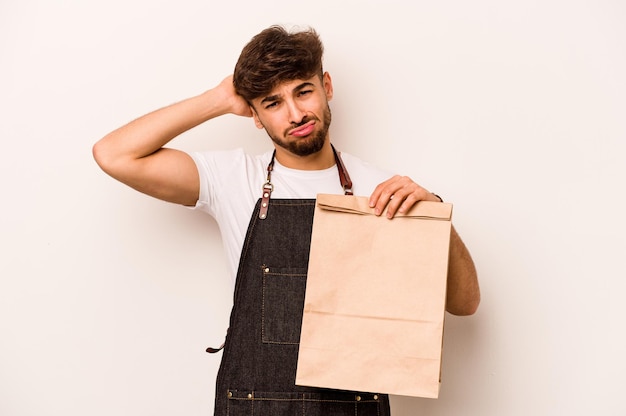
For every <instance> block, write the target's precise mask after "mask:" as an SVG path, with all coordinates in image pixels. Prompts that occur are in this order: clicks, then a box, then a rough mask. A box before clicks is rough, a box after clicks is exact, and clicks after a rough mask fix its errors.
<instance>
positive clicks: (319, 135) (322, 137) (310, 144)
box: [265, 106, 332, 156]
mask: <svg viewBox="0 0 626 416" xmlns="http://www.w3.org/2000/svg"><path fill="white" fill-rule="evenodd" d="M323 118H324V119H323V120H322V127H321V128H320V129H319V130H318V131H317V132H314V133H313V134H312V135H311V136H309V137H305V138H300V139H299V140H296V141H286V140H283V139H282V138H280V137H277V136H276V135H272V134H271V133H270V132H269V131H267V129H265V131H267V134H268V135H269V136H270V138H271V139H272V141H273V142H274V143H276V145H277V146H280V147H282V148H283V149H285V150H287V151H289V152H290V153H293V154H294V155H297V156H309V155H312V154H315V153H317V152H319V151H320V150H322V148H323V147H324V143H325V142H326V137H327V136H328V129H329V128H330V121H331V119H332V115H331V113H330V106H327V107H326V109H325V110H324V115H323ZM311 120H315V121H317V122H319V121H320V120H319V119H318V118H317V117H305V118H304V119H302V121H301V122H300V123H297V124H294V125H293V126H291V127H290V128H289V129H292V128H296V127H299V126H302V125H304V124H306V123H308V122H309V121H311ZM286 135H287V133H286V132H285V136H286Z"/></svg>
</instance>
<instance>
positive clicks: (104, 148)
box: [91, 138, 115, 175]
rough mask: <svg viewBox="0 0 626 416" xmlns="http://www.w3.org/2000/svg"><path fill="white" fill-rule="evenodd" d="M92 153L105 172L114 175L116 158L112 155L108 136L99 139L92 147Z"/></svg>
mask: <svg viewBox="0 0 626 416" xmlns="http://www.w3.org/2000/svg"><path fill="white" fill-rule="evenodd" d="M91 154H92V156H93V158H94V160H95V161H96V163H97V164H98V166H99V167H100V169H102V170H103V171H104V172H106V173H107V174H109V175H112V172H113V166H114V161H115V158H114V157H113V156H112V154H111V151H110V148H109V146H108V145H107V143H106V138H104V139H101V140H99V141H97V142H96V143H95V144H94V145H93V147H92V148H91Z"/></svg>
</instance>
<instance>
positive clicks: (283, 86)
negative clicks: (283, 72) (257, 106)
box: [258, 75, 321, 100]
mask: <svg viewBox="0 0 626 416" xmlns="http://www.w3.org/2000/svg"><path fill="white" fill-rule="evenodd" d="M306 86H316V87H319V86H321V80H320V78H319V77H318V76H317V75H315V76H312V77H311V78H307V79H293V80H287V81H282V82H279V83H278V84H276V85H275V86H274V87H273V88H272V89H271V90H270V91H269V92H268V93H267V94H264V95H262V96H260V97H258V99H259V100H263V99H265V98H267V97H273V96H277V97H280V96H282V95H285V94H291V93H293V92H294V91H298V90H300V89H302V88H303V87H306Z"/></svg>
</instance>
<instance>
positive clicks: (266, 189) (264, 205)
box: [259, 144, 352, 220]
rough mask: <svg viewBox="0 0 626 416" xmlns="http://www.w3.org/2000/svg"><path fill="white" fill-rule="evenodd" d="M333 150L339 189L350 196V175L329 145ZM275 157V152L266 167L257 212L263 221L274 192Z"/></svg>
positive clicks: (338, 155)
mask: <svg viewBox="0 0 626 416" xmlns="http://www.w3.org/2000/svg"><path fill="white" fill-rule="evenodd" d="M330 146H331V147H332V149H333V154H334V155H335V163H336V164H337V170H338V171H339V182H341V187H342V188H343V192H344V194H345V195H352V180H351V179H350V174H349V173H348V170H347V169H346V166H345V165H344V164H343V160H341V153H339V152H337V150H335V146H333V145H332V144H331V145H330ZM275 157H276V150H274V153H272V159H271V160H270V163H269V164H268V165H267V180H266V181H265V183H264V184H263V196H262V198H261V210H260V211H259V219H262V220H264V219H265V218H267V211H268V209H269V207H270V198H271V196H272V191H273V190H274V185H272V171H273V170H274V158H275Z"/></svg>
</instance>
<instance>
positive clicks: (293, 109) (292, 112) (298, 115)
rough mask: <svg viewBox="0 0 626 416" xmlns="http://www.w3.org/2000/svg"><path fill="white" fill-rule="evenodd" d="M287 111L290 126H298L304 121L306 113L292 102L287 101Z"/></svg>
mask: <svg viewBox="0 0 626 416" xmlns="http://www.w3.org/2000/svg"><path fill="white" fill-rule="evenodd" d="M287 111H288V112H289V122H290V123H292V124H299V123H300V122H301V121H302V120H303V119H304V116H305V114H306V111H304V110H303V109H302V108H301V107H300V106H299V105H298V103H296V102H295V101H294V100H288V101H287Z"/></svg>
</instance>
